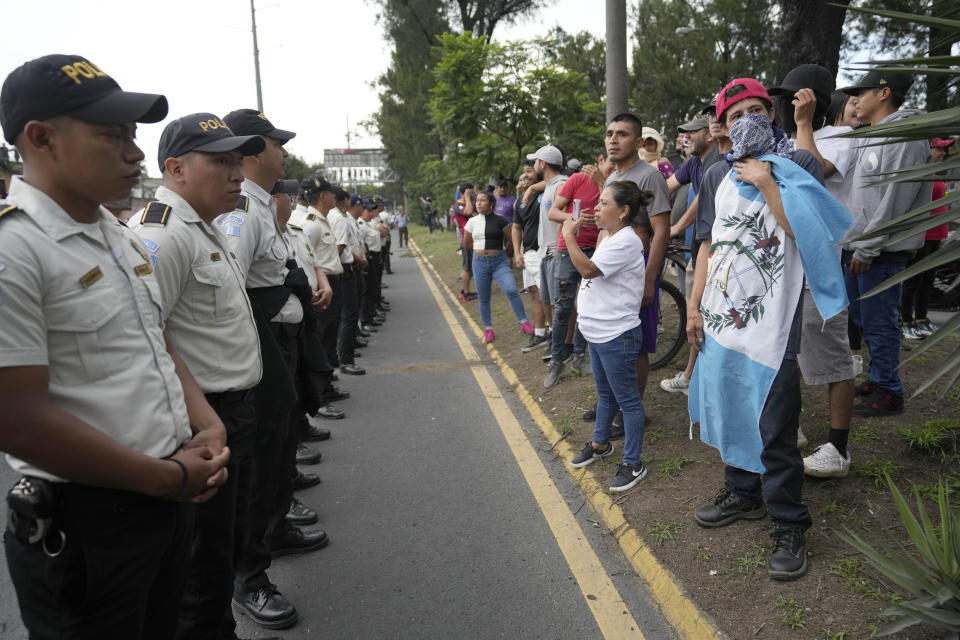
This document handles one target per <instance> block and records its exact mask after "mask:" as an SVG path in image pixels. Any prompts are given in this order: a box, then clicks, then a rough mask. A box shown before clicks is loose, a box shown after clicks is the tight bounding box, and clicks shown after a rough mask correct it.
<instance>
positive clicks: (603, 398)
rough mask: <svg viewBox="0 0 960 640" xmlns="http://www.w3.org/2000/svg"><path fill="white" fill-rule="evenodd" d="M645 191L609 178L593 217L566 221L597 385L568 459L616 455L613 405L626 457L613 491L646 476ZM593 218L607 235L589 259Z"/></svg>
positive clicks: (576, 462)
mask: <svg viewBox="0 0 960 640" xmlns="http://www.w3.org/2000/svg"><path fill="white" fill-rule="evenodd" d="M651 202H653V195H652V194H651V193H650V192H641V191H640V189H638V188H637V186H636V185H635V184H634V183H633V182H630V181H621V182H614V183H612V184H610V186H608V187H606V188H605V189H604V190H603V193H602V194H601V195H600V199H599V206H598V210H597V214H596V216H595V218H594V219H593V220H591V219H588V218H586V217H580V218H578V219H577V220H574V219H573V218H572V217H571V218H567V219H565V220H564V222H563V237H564V239H565V240H566V244H567V246H568V247H569V253H570V260H571V262H572V263H573V265H574V266H575V267H576V269H577V271H578V272H579V273H580V275H581V276H582V277H583V278H584V279H583V281H582V282H581V283H580V298H579V316H578V320H577V323H578V325H579V328H580V330H581V331H582V332H583V335H584V337H585V338H586V339H587V342H588V344H589V347H590V366H591V367H592V369H593V379H594V384H595V385H596V389H597V423H596V427H595V428H594V432H593V440H592V441H591V442H587V443H586V444H585V445H584V447H583V450H581V451H580V453H579V454H577V455H576V456H575V457H574V458H573V460H572V461H571V462H570V464H571V465H572V466H574V467H584V466H586V465H588V464H591V463H593V462H596V461H597V460H599V459H601V458H604V457H606V456H609V455H611V454H612V453H613V444H612V443H611V442H610V430H611V426H612V425H613V416H614V414H615V413H616V412H617V408H619V410H620V411H621V412H622V414H623V425H624V433H625V435H624V445H623V460H622V462H621V463H620V464H619V465H618V466H617V471H616V474H614V477H613V481H612V482H611V483H610V491H613V492H620V491H626V490H628V489H631V488H633V487H635V486H636V485H637V483H638V482H640V481H641V480H643V478H644V476H646V475H647V469H646V467H645V466H644V464H643V461H641V460H640V451H641V450H642V448H643V433H644V424H645V419H644V410H643V401H642V399H641V397H640V390H639V387H638V386H637V367H636V363H637V355H638V353H639V352H640V348H641V346H642V344H643V340H644V337H643V331H642V329H641V327H640V324H641V319H640V304H641V301H642V299H643V288H644V283H645V280H646V271H645V265H644V261H643V258H642V256H643V255H644V253H645V252H646V251H648V250H649V238H650V236H649V233H650V222H649V219H648V218H647V211H646V207H647V205H649V204H650V203H651ZM594 220H595V221H596V224H597V225H598V226H599V227H600V228H601V229H603V230H604V231H606V237H605V238H604V239H603V241H602V242H600V244H599V245H598V246H597V250H596V252H595V253H593V257H592V258H590V257H588V256H587V255H586V253H584V252H583V250H581V249H580V247H579V245H578V240H577V236H576V234H577V231H578V230H580V229H581V228H583V225H585V224H590V223H592V222H594Z"/></svg>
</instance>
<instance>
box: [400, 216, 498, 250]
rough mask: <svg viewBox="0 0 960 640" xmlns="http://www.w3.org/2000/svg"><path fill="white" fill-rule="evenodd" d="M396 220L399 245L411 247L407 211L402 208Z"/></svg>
mask: <svg viewBox="0 0 960 640" xmlns="http://www.w3.org/2000/svg"><path fill="white" fill-rule="evenodd" d="M511 215H512V214H511ZM394 222H395V223H396V225H397V246H398V247H402V246H403V243H404V242H406V243H407V247H408V248H409V247H410V234H409V233H408V232H407V222H408V219H407V212H406V211H404V210H402V209H401V210H400V213H398V214H397V217H396V220H395V221H394ZM431 231H432V229H431Z"/></svg>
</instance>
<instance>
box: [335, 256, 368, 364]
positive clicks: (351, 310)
mask: <svg viewBox="0 0 960 640" xmlns="http://www.w3.org/2000/svg"><path fill="white" fill-rule="evenodd" d="M341 277H342V279H343V307H342V310H341V312H340V335H339V338H338V340H337V353H338V354H339V359H340V364H341V365H344V364H354V357H353V349H354V347H355V346H356V341H357V321H359V320H360V296H359V295H358V294H357V281H358V280H360V279H362V276H361V274H360V273H359V271H357V270H356V269H355V268H354V267H353V265H349V264H348V265H344V266H343V275H342V276H341Z"/></svg>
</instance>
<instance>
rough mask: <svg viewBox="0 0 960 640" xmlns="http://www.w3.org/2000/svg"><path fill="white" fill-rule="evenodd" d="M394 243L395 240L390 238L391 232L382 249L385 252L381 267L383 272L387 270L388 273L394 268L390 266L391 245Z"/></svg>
mask: <svg viewBox="0 0 960 640" xmlns="http://www.w3.org/2000/svg"><path fill="white" fill-rule="evenodd" d="M392 244H393V241H392V240H391V238H390V235H389V233H388V234H387V239H386V241H385V243H384V245H383V248H382V249H381V251H382V252H383V267H382V268H381V270H380V271H381V273H382V272H383V271H384V270H386V271H387V273H392V272H393V269H391V268H390V246H391V245H392Z"/></svg>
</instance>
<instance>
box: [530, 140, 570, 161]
mask: <svg viewBox="0 0 960 640" xmlns="http://www.w3.org/2000/svg"><path fill="white" fill-rule="evenodd" d="M527 160H543V161H544V162H546V163H547V164H553V165H557V166H563V154H561V153H560V149H557V148H556V147H554V146H553V145H549V144H548V145H545V146H543V147H540V148H539V149H537V152H536V153H530V154H527Z"/></svg>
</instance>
